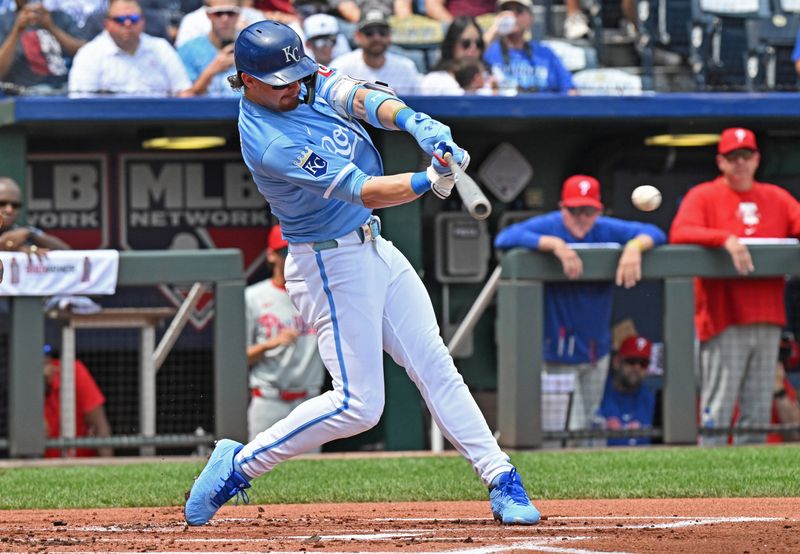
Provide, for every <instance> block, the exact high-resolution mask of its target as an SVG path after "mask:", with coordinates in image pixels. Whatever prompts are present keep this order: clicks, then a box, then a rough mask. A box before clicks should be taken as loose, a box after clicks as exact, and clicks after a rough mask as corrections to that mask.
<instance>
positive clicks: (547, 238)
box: [494, 175, 666, 430]
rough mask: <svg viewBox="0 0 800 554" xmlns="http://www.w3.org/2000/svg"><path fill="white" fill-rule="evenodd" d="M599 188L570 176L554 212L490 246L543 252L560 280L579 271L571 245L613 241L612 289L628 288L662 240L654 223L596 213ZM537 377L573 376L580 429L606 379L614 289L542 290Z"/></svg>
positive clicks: (552, 286) (564, 286) (590, 285)
mask: <svg viewBox="0 0 800 554" xmlns="http://www.w3.org/2000/svg"><path fill="white" fill-rule="evenodd" d="M602 210H603V203H602V202H601V201H600V183H598V181H597V179H595V178H594V177H589V176H587V175H573V176H571V177H569V178H568V179H567V180H566V181H564V186H563V188H562V191H561V202H560V204H559V209H558V210H557V211H554V212H551V213H549V214H544V215H540V216H535V217H532V218H530V219H528V220H526V221H523V222H521V223H517V224H516V225H511V226H509V227H506V228H505V229H503V230H502V231H500V233H499V234H498V235H497V238H496V239H495V243H494V244H495V247H496V248H498V249H502V250H506V249H509V248H515V247H523V248H530V249H531V250H538V251H540V252H551V253H552V254H553V255H554V256H555V257H556V258H558V260H559V261H560V262H561V265H562V267H563V269H564V274H565V275H566V276H567V278H568V279H570V280H574V279H577V278H578V277H580V276H581V274H582V273H583V264H582V262H581V258H580V257H579V256H578V254H577V253H576V251H575V249H574V248H573V246H572V245H580V246H588V245H591V244H592V243H609V242H615V243H620V244H624V247H623V249H622V253H621V255H620V258H619V263H618V264H617V274H616V284H617V285H618V286H624V287H625V288H631V287H633V286H635V285H636V283H637V282H638V281H639V280H640V279H641V278H642V253H643V252H645V251H647V250H650V249H651V248H653V247H654V246H658V245H660V244H663V243H664V242H665V241H666V237H665V235H664V233H663V232H662V231H661V230H660V229H659V228H658V227H656V226H655V225H651V224H649V223H640V222H637V221H624V220H621V219H616V218H613V217H604V216H602V215H601V212H602ZM544 295H545V314H544V317H545V328H544V362H545V363H544V366H543V369H544V372H545V373H547V374H551V373H552V374H564V373H569V374H573V375H574V376H575V388H574V391H573V398H572V405H571V408H570V414H569V423H568V427H569V429H570V430H577V429H587V428H590V427H591V424H592V420H593V418H594V415H595V413H596V412H597V408H598V407H599V406H600V400H601V398H602V396H603V387H604V385H605V382H606V376H607V375H608V365H609V352H610V350H611V307H612V301H613V295H614V283H606V282H586V283H547V284H545V293H544Z"/></svg>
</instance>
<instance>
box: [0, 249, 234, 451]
mask: <svg viewBox="0 0 800 554" xmlns="http://www.w3.org/2000/svg"><path fill="white" fill-rule="evenodd" d="M163 283H170V284H176V285H180V284H185V285H192V284H193V283H206V284H208V285H210V288H211V290H212V291H213V294H214V305H215V308H214V309H215V316H214V321H213V325H214V329H213V339H212V343H213V344H212V345H211V347H212V348H211V350H212V354H211V355H212V356H213V362H212V364H213V380H214V386H213V391H214V402H213V406H214V420H213V421H214V426H213V430H212V431H210V432H208V433H205V434H202V435H197V434H185V435H181V434H170V435H155V436H143V435H142V434H141V433H140V434H138V435H129V436H112V437H108V438H99V437H94V438H92V437H84V438H72V439H45V436H44V433H43V432H41V431H40V430H43V429H44V428H45V424H44V416H43V413H44V380H43V378H42V355H41V352H42V348H43V344H44V328H45V317H46V314H45V312H44V311H43V310H42V305H43V302H42V301H43V298H41V297H35V296H18V297H8V300H9V303H10V319H11V326H10V337H9V345H8V366H9V368H8V369H9V376H8V377H9V378H8V398H7V401H8V438H7V439H2V438H0V450H8V453H9V455H10V456H11V457H38V456H41V455H42V454H43V453H44V450H45V447H50V448H73V447H81V446H82V447H101V446H111V447H137V448H138V447H148V446H194V445H203V444H208V443H210V442H212V441H213V440H214V438H217V437H221V436H227V437H232V438H235V439H237V440H246V438H247V436H246V433H247V412H246V410H247V404H248V400H249V397H248V394H249V391H248V385H247V359H246V356H245V351H246V344H245V322H244V287H245V278H244V269H243V259H242V253H241V251H240V250H238V249H217V250H169V251H137V252H126V251H123V252H120V259H119V277H118V286H119V287H125V286H133V287H139V286H149V285H159V284H163Z"/></svg>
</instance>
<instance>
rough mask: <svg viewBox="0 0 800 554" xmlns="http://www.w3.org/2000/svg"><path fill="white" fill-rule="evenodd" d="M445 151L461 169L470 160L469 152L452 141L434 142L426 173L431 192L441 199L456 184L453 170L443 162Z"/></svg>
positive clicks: (451, 190)
mask: <svg viewBox="0 0 800 554" xmlns="http://www.w3.org/2000/svg"><path fill="white" fill-rule="evenodd" d="M446 153H449V154H451V155H452V156H453V159H454V160H455V161H456V163H458V165H459V166H461V168H462V169H466V168H467V166H468V165H469V160H470V158H469V152H467V151H466V150H464V149H463V148H459V147H458V146H457V145H456V144H455V143H454V142H452V141H449V142H448V141H442V142H439V143H438V144H436V148H435V150H434V156H433V159H432V160H431V165H430V166H428V170H427V175H428V180H429V181H430V182H431V190H432V191H433V194H435V195H436V196H438V197H439V198H441V199H442V200H444V199H445V198H447V197H449V196H450V194H451V193H452V192H453V187H454V186H455V184H456V177H455V175H453V171H452V170H451V169H450V167H449V166H448V165H447V164H446V163H444V155H445V154H446Z"/></svg>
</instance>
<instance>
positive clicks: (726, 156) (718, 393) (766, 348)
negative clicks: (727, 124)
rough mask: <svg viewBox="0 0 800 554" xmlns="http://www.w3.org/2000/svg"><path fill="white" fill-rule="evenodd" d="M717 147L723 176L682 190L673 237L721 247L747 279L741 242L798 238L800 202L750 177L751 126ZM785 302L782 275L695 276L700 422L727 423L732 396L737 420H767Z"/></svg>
mask: <svg viewBox="0 0 800 554" xmlns="http://www.w3.org/2000/svg"><path fill="white" fill-rule="evenodd" d="M717 152H718V154H717V158H716V162H717V167H718V168H719V170H720V176H719V177H717V178H716V179H714V180H713V181H710V182H706V183H702V184H699V185H697V186H695V187H693V188H692V189H691V190H689V192H688V193H686V196H685V197H684V199H683V201H682V202H681V205H680V207H679V208H678V213H677V214H676V215H675V219H674V220H673V221H672V227H671V229H670V240H671V242H673V243H676V244H699V245H701V246H706V247H709V248H720V247H722V248H725V250H727V252H728V253H729V254H730V256H731V261H732V262H733V267H734V268H735V269H736V272H737V273H739V275H741V276H746V275H748V274H749V273H751V272H752V271H753V269H754V266H753V261H752V258H751V257H750V251H749V250H748V249H747V246H746V239H753V238H755V239H758V238H763V237H770V238H774V237H797V236H799V235H800V202H798V201H797V200H795V198H794V197H793V196H792V195H791V194H790V193H789V192H788V191H786V190H784V189H782V188H780V187H778V186H776V185H772V184H768V183H760V182H758V181H756V180H755V174H756V170H757V169H758V164H759V162H760V161H761V157H760V155H759V152H758V146H757V144H756V137H755V135H754V134H753V132H752V131H750V130H749V129H743V128H740V127H736V128H731V129H725V130H724V131H723V132H722V136H721V138H720V141H719V145H718V147H717ZM783 299H784V278H783V277H772V278H759V279H708V278H700V279H697V280H696V281H695V328H696V331H697V335H698V337H699V339H700V363H701V414H702V422H701V423H702V426H703V427H706V428H715V427H728V426H729V424H730V422H731V416H732V414H733V410H734V405H735V404H736V401H737V399H738V401H739V407H740V409H741V417H740V418H739V425H741V426H753V425H767V424H769V420H770V406H771V404H772V393H773V383H774V381H775V364H776V363H777V361H778V344H779V342H780V337H781V328H782V326H783V325H784V324H785V322H786V312H785V309H784V303H783ZM763 441H764V435H763V434H756V433H753V434H747V435H740V436H738V437H737V439H736V442H742V443H747V442H763ZM702 443H703V444H724V443H725V436H723V435H716V436H707V437H702Z"/></svg>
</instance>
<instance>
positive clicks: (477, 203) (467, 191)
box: [437, 152, 492, 219]
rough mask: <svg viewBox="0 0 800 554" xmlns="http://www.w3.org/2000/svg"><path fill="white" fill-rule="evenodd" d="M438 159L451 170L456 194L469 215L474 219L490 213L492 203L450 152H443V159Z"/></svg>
mask: <svg viewBox="0 0 800 554" xmlns="http://www.w3.org/2000/svg"><path fill="white" fill-rule="evenodd" d="M437 157H438V155H437ZM439 161H440V162H443V163H444V165H446V166H447V167H449V168H450V170H451V171H452V172H453V176H454V177H455V181H456V190H458V195H459V196H460V197H461V201H462V202H464V207H465V208H467V212H468V213H469V215H471V216H472V217H473V218H475V219H486V218H487V217H489V216H490V215H491V213H492V205H491V204H490V203H489V200H488V199H487V198H486V195H485V194H483V192H482V191H481V189H480V187H479V186H478V183H476V182H475V181H474V180H473V179H472V177H470V176H469V175H467V174H466V172H465V171H464V170H463V169H461V166H460V165H458V164H457V163H456V162H455V161H454V160H453V155H452V154H451V153H450V152H447V153H445V155H444V159H441V158H439Z"/></svg>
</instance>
